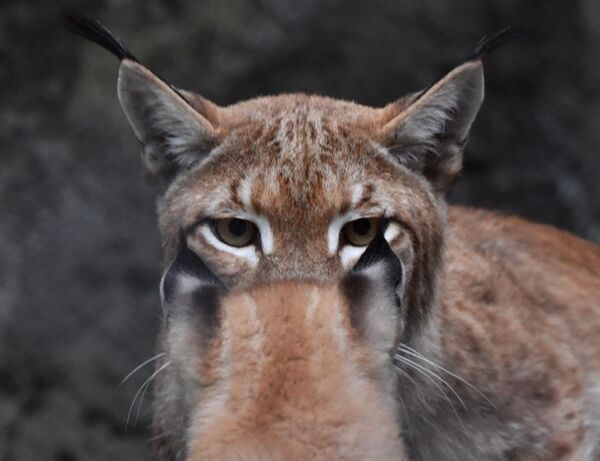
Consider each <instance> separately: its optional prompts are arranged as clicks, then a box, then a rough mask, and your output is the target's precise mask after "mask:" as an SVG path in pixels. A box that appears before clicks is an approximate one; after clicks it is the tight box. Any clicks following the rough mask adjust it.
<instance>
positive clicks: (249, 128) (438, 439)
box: [120, 61, 600, 461]
mask: <svg viewBox="0 0 600 461" xmlns="http://www.w3.org/2000/svg"><path fill="white" fill-rule="evenodd" d="M138 67H141V66H140V65H139V64H137V63H131V62H128V61H124V63H123V64H122V65H121V68H122V73H121V78H120V91H121V99H122V102H123V104H124V107H125V109H126V111H128V113H129V112H134V113H133V115H132V116H130V120H131V121H132V124H134V128H136V133H139V134H140V136H143V137H144V143H145V145H146V144H148V145H149V146H147V148H146V154H145V162H146V165H147V166H148V171H149V172H150V173H151V174H153V175H155V176H156V175H162V176H161V177H162V178H163V179H165V178H166V179H165V180H166V185H165V186H164V193H163V194H162V195H161V197H160V198H159V202H158V210H159V218H160V228H161V231H162V235H163V237H164V245H165V249H166V253H165V260H166V261H167V262H169V261H171V260H172V259H173V257H174V256H175V253H176V249H177V247H178V245H179V244H180V237H181V235H182V230H183V231H185V232H187V233H186V234H185V235H186V236H187V237H186V239H187V244H188V245H189V246H190V248H192V250H193V251H195V252H196V254H197V255H198V256H199V257H200V258H202V259H203V260H204V261H206V263H207V264H208V265H209V266H210V267H211V268H212V269H213V270H214V271H215V272H216V273H217V274H218V275H219V276H220V277H221V278H222V279H223V280H225V281H226V283H227V284H228V285H229V286H238V287H240V286H245V287H251V286H254V285H255V284H257V283H260V284H264V283H274V282H276V281H278V280H290V279H298V280H302V279H312V280H315V279H316V280H319V281H321V282H323V283H327V282H332V281H336V280H339V279H340V278H341V277H342V275H343V274H344V273H345V272H346V271H347V270H348V265H347V264H345V263H344V262H343V260H342V258H341V257H340V251H333V252H332V251H331V248H330V247H331V245H332V244H331V242H330V241H329V240H328V233H330V226H331V223H332V222H334V221H335V220H336V219H341V218H342V217H344V216H354V217H381V216H385V217H386V218H388V219H389V220H390V222H391V223H393V225H394V226H396V230H397V231H396V232H395V234H394V236H393V238H392V239H391V241H390V244H391V246H392V247H393V249H394V251H395V252H396V254H397V255H398V256H399V258H400V259H401V260H402V263H403V264H404V267H405V269H406V281H405V285H404V288H403V293H402V309H401V311H400V315H401V317H402V318H401V321H400V323H399V325H401V328H400V327H399V330H398V344H397V346H398V353H397V355H396V362H395V364H392V363H390V368H391V367H392V366H395V367H396V369H397V370H398V384H397V396H398V399H399V402H401V405H399V409H400V411H399V414H398V415H397V420H398V428H399V429H401V430H402V433H403V437H404V442H405V445H406V451H407V453H408V455H407V456H408V459H411V460H433V459H436V460H437V459H456V460H482V459H485V460H523V461H533V460H548V459H553V460H573V461H575V460H585V461H596V460H597V459H598V457H599V456H600V455H599V450H600V449H599V448H598V439H599V437H598V434H600V429H599V426H600V422H599V421H600V416H599V414H600V401H599V399H598V394H599V393H600V392H599V390H598V387H599V384H598V376H599V373H600V353H599V349H600V347H599V341H600V340H599V338H600V275H599V273H600V252H599V250H598V249H597V248H596V247H595V246H593V245H592V244H590V243H587V242H584V241H581V240H579V239H577V238H575V237H573V236H570V235H568V234H566V233H563V232H560V231H557V230H555V229H552V228H550V227H547V226H541V225H536V224H531V223H527V222H525V221H522V220H520V219H517V218H512V217H502V216H499V215H495V214H492V213H487V212H482V211H477V210H469V209H465V208H453V207H451V208H450V209H448V208H447V206H446V204H445V200H444V196H443V192H444V190H445V189H446V188H447V187H448V185H449V184H450V183H451V182H452V179H453V177H454V176H455V175H456V173H457V172H458V171H459V169H460V162H461V160H462V147H463V146H464V143H465V142H466V136H467V134H468V128H469V127H470V124H471V123H472V120H473V118H474V115H475V113H476V111H477V108H478V107H479V103H480V102H481V98H482V94H483V93H482V91H483V87H482V82H483V80H482V74H481V63H480V62H476V61H474V62H470V63H466V64H464V65H463V66H460V67H458V68H457V69H455V70H454V71H452V72H451V73H449V74H448V75H447V76H446V77H444V78H443V79H442V80H440V81H439V82H438V83H437V84H436V85H434V86H432V87H431V88H430V89H429V90H428V91H427V92H425V93H420V94H417V95H411V96H408V97H406V98H403V99H400V100H398V101H397V102H396V103H393V104H390V105H388V106H386V107H384V108H370V107H365V106H361V105H358V104H355V103H351V102H345V101H339V100H333V99H329V98H323V97H318V96H309V95H304V94H290V95H281V96H275V97H264V98H258V99H253V100H249V101H244V102H241V103H238V104H235V105H233V106H230V107H218V106H216V105H214V104H213V103H211V102H209V101H207V100H205V99H203V98H201V97H200V96H197V95H194V94H193V93H189V92H182V93H180V94H181V95H182V96H183V98H185V99H182V98H181V97H180V96H178V95H177V94H176V93H174V92H171V93H169V94H168V95H167V96H164V94H165V92H169V91H171V90H168V89H167V88H166V87H165V86H164V85H163V84H154V83H153V84H152V85H153V86H152V85H150V87H149V88H150V89H145V90H144V92H143V93H141V95H142V96H143V97H142V98H141V97H140V95H139V94H137V93H136V96H135V97H130V96H131V95H130V92H131V86H132V85H134V84H135V85H137V84H138V83H139V82H138V80H139V76H140V75H144V79H150V80H152V79H154V78H155V77H153V76H152V75H151V74H148V71H146V70H143V69H142V70H140V69H138ZM132 73H133V74H134V75H135V78H133V79H132V78H130V75H131V74H132ZM142 80H143V79H142ZM136 82H138V83H136ZM157 92H158V93H160V98H159V100H160V101H162V100H163V99H165V98H166V99H167V100H168V101H171V102H170V103H169V104H170V105H168V107H167V108H166V109H165V108H162V109H161V108H160V107H159V108H158V109H156V108H155V107H154V106H152V104H155V105H156V104H158V103H152V104H150V106H149V107H145V106H144V103H143V101H144V100H145V98H146V99H147V98H150V99H153V98H155V97H156V93H157ZM461 98H462V99H466V100H471V101H474V102H472V103H470V104H471V105H469V104H467V105H465V106H461V100H462V99H461ZM160 101H159V102H160ZM138 104H142V106H143V107H141V108H139V109H138V108H137V105H138ZM161 104H162V103H161ZM187 104H190V105H191V106H192V107H193V108H194V109H195V110H196V111H197V113H198V114H197V115H198V116H197V117H196V118H195V119H194V121H193V122H190V124H188V125H186V126H188V128H189V126H191V127H192V129H193V127H195V126H198V127H199V128H198V136H201V137H203V139H202V140H201V141H198V146H199V147H198V149H200V150H202V149H204V152H203V153H202V154H200V153H197V154H195V155H199V156H200V155H201V156H200V157H199V160H198V161H197V162H190V161H189V159H190V152H187V151H186V152H183V153H181V152H180V151H181V150H182V149H183V148H184V147H185V148H187V147H188V146H187V144H185V145H183V147H182V145H180V144H177V141H176V140H175V141H173V140H172V139H171V138H169V137H168V136H167V137H166V138H165V136H164V134H161V135H160V136H158V135H155V136H154V137H152V136H151V135H152V134H153V132H152V129H153V128H154V125H156V124H160V110H168V111H170V112H169V116H170V117H171V119H173V120H178V117H179V118H181V117H187V116H188V115H186V114H189V112H190V109H189V107H188V106H187ZM150 109H153V110H154V109H156V110H158V113H157V114H154V116H153V118H152V120H151V123H149V126H148V127H145V126H144V123H145V122H144V119H143V116H144V114H146V112H147V111H148V110H150ZM182 114H183V115H182ZM461 117H462V118H461ZM136 124H137V126H136ZM188 128H186V129H188ZM145 129H147V130H148V133H146V132H145V131H144V130H145ZM436 129H438V130H441V131H440V132H436V131H435V130H436ZM184 134H185V135H186V136H188V135H189V133H188V132H184ZM428 136H430V138H428ZM188 137H189V136H188ZM206 137H208V139H205V138H206ZM153 143H154V144H153ZM156 143H159V144H156ZM161 143H162V144H161ZM169 143H172V144H173V143H174V144H173V145H172V146H171V145H170V144H169ZM156 145H159V147H160V146H163V147H164V148H165V149H169V148H172V149H173V155H174V156H177V155H180V154H181V155H182V156H183V157H185V158H184V159H183V160H182V161H181V163H180V167H179V168H180V169H179V170H177V171H176V174H174V175H173V174H171V173H172V171H171V173H170V174H169V175H168V176H166V173H165V169H164V163H161V161H162V159H161V158H158V157H156V155H157V150H156ZM192 154H193V152H192ZM182 165H184V166H185V168H181V166H182ZM235 216H238V217H239V216H252V217H253V219H254V220H256V221H257V222H258V221H260V222H262V223H268V228H269V232H270V234H269V248H268V250H269V251H264V252H262V253H260V252H259V251H258V250H257V251H256V252H255V254H251V256H252V257H250V258H246V259H244V258H241V257H239V255H236V254H233V253H231V252H226V251H222V248H219V247H217V246H215V245H213V244H211V242H209V241H208V240H207V234H206V232H205V233H202V232H200V231H199V230H198V229H200V228H201V227H202V226H199V225H198V223H202V222H203V220H204V219H206V218H211V219H215V218H216V219H218V218H227V217H235ZM349 219H350V218H349ZM334 250H335V248H334ZM249 251H250V252H252V251H253V250H249ZM297 308H298V309H300V310H301V311H302V307H300V306H297ZM323 310H324V311H326V308H325V307H324V308H323ZM290 315H292V313H290ZM294 315H296V314H294ZM297 315H299V316H301V315H302V314H297ZM292 317H293V315H292ZM284 318H291V317H284ZM280 320H281V319H280V318H279V317H277V315H275V313H273V316H272V317H270V321H273V322H275V323H277V322H279V321H280ZM280 326H281V328H284V327H283V325H280ZM286 328H287V327H286ZM163 336H164V335H163ZM290 338H291V337H290ZM308 339H309V338H307V337H303V338H302V340H303V341H304V340H308ZM164 347H165V346H164V341H163V342H161V345H160V348H164ZM289 347H292V344H290V345H289ZM241 352H242V350H240V354H241ZM307 353H308V352H307V350H304V349H302V354H303V355H306V354H307ZM213 358H214V359H215V360H216V357H213ZM232 360H235V359H232ZM284 362H285V360H284ZM411 362H412V363H411ZM331 363H332V364H333V362H331ZM231 365H233V363H232V364H231ZM332 370H333V369H332ZM290 373H291V371H290ZM271 378H272V379H273V380H274V381H273V382H271V383H268V384H269V385H275V382H276V381H277V379H279V378H277V379H276V378H275V377H274V376H272V377H271ZM290 379H292V378H290ZM332 379H335V378H333V377H332ZM157 381H158V383H157V392H156V411H155V424H154V426H155V431H156V434H157V438H156V440H157V443H156V445H157V456H158V458H159V459H165V460H166V459H172V458H175V459H184V458H183V456H185V453H194V452H195V451H194V450H201V448H199V447H202V446H203V445H202V443H203V442H201V441H196V439H194V437H193V434H194V432H193V431H194V429H192V428H197V427H199V425H200V426H201V423H198V422H194V423H193V424H192V422H190V421H188V420H186V419H185V418H182V416H181V409H182V408H185V409H186V410H187V411H188V412H193V411H196V409H195V408H194V407H193V405H192V403H191V402H190V401H189V400H188V399H189V396H188V395H187V394H185V393H183V391H182V383H178V382H177V380H176V379H175V378H174V377H173V376H170V375H169V372H168V370H167V371H166V372H165V373H162V374H160V375H159V376H158V378H157ZM256 385H257V386H258V385H259V383H257V384H256ZM307 387H310V386H308V385H307ZM267 388H268V386H267ZM302 388H303V386H299V387H298V388H297V389H296V392H301V390H302ZM346 391H347V390H346V389H342V390H341V391H340V392H346ZM272 397H273V398H275V397H276V396H275V395H274V396H272ZM347 398H351V397H350V396H348V397H347ZM353 398H354V399H355V400H356V401H362V400H363V399H364V400H365V402H364V403H365V405H366V406H367V407H368V406H369V405H368V403H367V400H368V398H369V396H368V395H366V394H365V395H361V394H358V395H355V396H353ZM182 399H184V404H183V405H184V406H183V407H182V406H181V405H182V404H181V403H178V404H176V403H174V402H179V401H181V400H182ZM259 403H260V402H256V405H258V404H259ZM231 405H234V403H233V402H227V403H226V404H225V407H223V415H222V416H223V418H224V419H223V421H224V422H223V423H222V424H224V425H225V426H223V427H227V430H224V432H231V433H232V434H238V432H239V431H238V429H237V426H238V425H239V424H240V421H237V420H233V419H231V418H234V416H233V415H235V414H237V413H236V411H237V409H235V408H234V407H232V406H231ZM332 411H333V410H332ZM336 411H337V410H336ZM348 411H355V410H353V409H352V408H348ZM271 416H272V415H268V411H267V416H266V417H267V419H268V418H270V417H271ZM298 418H299V420H302V416H300V415H298ZM234 419H235V418H234ZM255 423H256V421H255V419H253V418H251V419H250V420H249V422H248V424H249V425H250V427H252V426H253V425H254V424H255ZM190 424H192V425H191V426H190ZM211 430H212V429H211ZM214 430H217V429H214ZM286 430H288V429H286ZM286 430H284V431H283V432H284V433H289V430H288V432H286ZM244 433H245V434H248V433H253V432H247V431H246V432H244ZM253 434H254V433H253ZM232 437H233V435H232ZM236 437H237V435H236ZM240 437H241V436H240ZM257 437H258V436H257ZM200 440H201V439H200ZM225 440H227V439H225ZM235 440H236V441H238V438H235ZM253 440H254V441H250V440H248V441H247V443H249V444H255V443H258V444H259V445H261V444H262V443H263V442H264V441H261V440H260V438H256V439H253ZM265 443H266V442H265ZM311 443H312V442H311ZM286 444H287V445H286ZM284 445H285V446H286V447H287V448H284V447H283V445H282V447H281V450H287V449H289V450H295V448H293V447H294V443H292V442H290V441H286V443H285V444H284ZM221 446H222V449H223V450H226V449H229V448H231V447H229V446H228V445H227V443H225V442H223V443H222V444H221ZM261 446H262V445H261ZM241 450H242V451H243V448H241ZM317 451H318V450H316V451H315V453H316V452H317ZM280 453H284V452H280ZM285 453H286V455H285V456H288V458H289V459H293V458H294V456H295V455H294V456H292V455H290V454H289V453H287V452H285ZM294 453H295V452H294ZM324 453H327V452H326V451H325V452H324ZM215 456H217V453H216V452H215ZM265 456H266V458H265V459H270V458H268V454H265ZM282 456H284V455H282ZM323 456H325V457H327V456H328V455H323Z"/></svg>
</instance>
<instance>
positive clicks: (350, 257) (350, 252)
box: [340, 245, 367, 269]
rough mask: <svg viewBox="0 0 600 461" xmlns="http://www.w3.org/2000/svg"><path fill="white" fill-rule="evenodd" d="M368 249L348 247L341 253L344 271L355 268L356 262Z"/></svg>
mask: <svg viewBox="0 0 600 461" xmlns="http://www.w3.org/2000/svg"><path fill="white" fill-rule="evenodd" d="M366 249H367V247H366V246H362V247H357V246H353V245H346V246H344V248H342V251H340V261H341V262H342V266H343V267H344V269H349V268H350V267H352V266H354V264H355V263H356V261H358V259H359V258H360V257H361V256H362V254H363V253H364V252H365V250H366Z"/></svg>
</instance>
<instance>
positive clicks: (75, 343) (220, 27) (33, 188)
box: [0, 0, 600, 461]
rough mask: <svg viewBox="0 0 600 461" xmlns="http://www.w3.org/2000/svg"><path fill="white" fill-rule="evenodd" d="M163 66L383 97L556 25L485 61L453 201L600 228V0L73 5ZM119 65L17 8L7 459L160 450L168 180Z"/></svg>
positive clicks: (2, 112)
mask: <svg viewBox="0 0 600 461" xmlns="http://www.w3.org/2000/svg"><path fill="white" fill-rule="evenodd" d="M68 3H69V4H71V5H73V6H75V7H77V8H78V9H80V10H81V11H83V12H86V13H87V14H90V15H95V16H97V17H99V18H101V19H102V20H103V22H104V23H106V24H107V25H109V26H110V27H111V28H112V29H114V30H115V31H116V32H117V33H118V34H119V35H120V36H121V37H122V38H123V39H124V40H125V41H126V43H127V44H128V45H129V47H130V48H131V49H132V50H133V51H134V53H135V54H136V55H137V56H138V57H139V59H141V60H142V61H143V62H144V63H145V64H146V65H147V66H148V67H150V68H151V69H153V70H155V71H156V72H157V73H158V74H160V75H161V76H163V77H164V78H166V79H167V80H169V81H170V82H171V83H173V84H175V85H177V86H179V87H183V88H189V89H193V90H196V91H198V92H201V93H202V94H203V95H205V96H206V97H208V98H210V99H213V100H214V101H216V102H218V103H220V104H227V103H231V102H234V101H237V100H239V99H244V98H249V97H253V96H257V95H261V94H269V93H278V92H292V91H304V92H310V93H319V94H325V95H330V96H334V97H339V98H346V99H352V100H356V101H358V102H361V103H364V104H371V105H382V104H385V103H387V102H389V101H392V100H394V99H396V98H398V97H399V96H401V95H403V94H404V93H406V92H409V91H414V90H417V89H420V88H422V87H425V86H427V85H428V84H430V83H431V82H432V81H434V80H435V79H437V78H438V77H440V76H441V75H443V73H444V72H446V71H447V70H449V69H450V68H451V67H452V66H453V65H455V64H457V63H459V62H460V61H461V60H462V59H463V58H464V57H466V56H467V55H468V54H469V53H470V51H471V50H472V49H473V47H474V45H475V43H476V42H477V41H478V40H479V39H480V38H481V37H482V36H483V35H484V34H486V33H493V32H495V31H497V30H499V29H501V28H502V27H504V26H505V25H506V24H530V25H532V26H533V27H534V28H536V29H537V30H538V31H539V33H538V34H536V35H534V36H532V37H530V38H528V39H524V40H521V41H519V42H516V43H513V44H510V45H508V46H507V47H506V48H505V49H503V50H502V51H499V52H497V53H496V54H495V55H493V56H491V57H490V58H489V59H488V61H487V63H486V78H487V81H486V85H487V87H486V90H487V98H486V101H485V103H484V105H483V108H482V112H481V113H480V116H479V118H478V120H477V122H476V123H475V126H474V129H473V133H472V138H471V141H470V144H469V145H468V147H467V151H466V162H465V168H464V172H463V175H462V177H461V178H460V179H459V181H458V183H457V184H456V185H455V187H454V188H453V190H452V192H451V194H450V200H451V201H452V202H454V203H463V204H469V205H474V206H482V207H486V208H493V209H498V210H503V211H505V212H509V213H517V214H520V215H522V216H525V217H528V218H531V219H534V220H537V221H542V222H546V223H550V224H554V225H557V226H559V227H561V228H564V229H567V230H570V231H572V232H575V233H576V234H578V235H580V236H582V237H584V238H588V239H591V240H593V241H596V242H600V207H599V204H600V181H599V179H600V155H599V153H598V145H599V144H600V129H599V127H600V110H599V109H600V97H599V92H600V85H598V82H599V81H600V60H599V59H598V56H599V55H600V7H599V6H598V2H597V1H594V0H572V1H569V2H567V1H562V2H547V1H541V0H540V1H528V2H524V1H517V0H498V1H495V2H481V1H479V0H453V1H445V2H441V1H437V0H420V1H412V0H403V1H393V0H389V1H383V0H381V1H372V2H365V1H361V0H350V1H341V0H319V1H317V0H304V1H297V0H296V1H293V0H246V1H242V0H235V1H231V0H225V1H220V0H210V1H200V2H199V1H192V0H174V1H168V0H162V1H160V0H147V1H143V2H142V1H139V2H125V1H120V0H101V1H94V2H92V1H91V0H86V1H72V2H68ZM116 72H117V62H116V60H115V59H114V57H112V56H110V55H108V54H107V53H106V52H103V51H102V50H100V49H98V48H97V47H95V46H93V45H90V44H88V43H84V42H82V41H81V40H79V39H77V38H75V37H73V36H71V35H69V34H67V33H66V32H64V31H63V30H62V28H61V24H60V22H59V20H58V16H57V13H56V9H55V7H54V5H53V4H52V2H45V1H42V0H29V1H27V2H22V1H17V0H5V1H3V2H2V3H1V4H0V146H1V147H0V254H1V255H2V257H1V258H0V460H1V461H11V460H18V461H27V460H41V459H49V460H57V461H67V460H76V459H77V460H78V459H83V460H114V459H129V460H137V459H140V460H141V459H148V456H149V452H148V448H147V440H148V438H149V437H150V435H149V432H148V430H147V427H148V422H149V408H148V400H149V399H148V396H146V399H145V401H144V403H143V405H142V407H141V411H140V413H139V418H138V421H137V424H135V419H136V418H135V413H136V412H137V407H135V408H134V410H133V413H134V415H133V417H132V421H130V424H129V427H128V428H127V429H126V427H125V421H126V418H127V414H128V410H129V407H130V403H131V400H132V398H133V396H134V394H135V393H136V391H137V389H138V388H139V387H140V386H141V385H142V383H143V382H144V381H145V379H146V378H147V377H148V376H149V375H150V373H151V369H150V367H147V368H145V369H143V370H142V371H140V372H139V373H136V374H135V375H134V376H133V377H132V378H131V379H130V380H129V381H127V382H126V383H125V384H123V385H122V386H120V387H118V385H119V382H120V381H121V379H122V378H123V377H124V376H125V375H126V374H127V373H128V372H129V371H130V370H132V369H133V368H134V367H135V366H136V365H137V364H139V363H141V362H142V361H144V360H145V359H147V358H149V357H150V356H152V354H153V343H154V338H155V335H156V331H157V326H158V324H159V321H160V306H159V299H158V290H157V285H158V280H159V277H160V260H161V251H160V240H159V235H158V233H157V230H156V223H155V216H154V203H153V201H154V191H153V190H152V188H151V187H150V186H149V185H148V184H147V183H146V182H145V180H144V178H143V175H142V173H141V168H140V162H139V157H138V146H137V145H136V142H135V140H134V137H133V134H132V133H131V131H130V129H129V127H128V125H127V122H126V119H125V117H124V115H123V114H122V112H121V109H120V107H119V104H118V100H117V97H116Z"/></svg>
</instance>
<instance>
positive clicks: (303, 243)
mask: <svg viewBox="0 0 600 461" xmlns="http://www.w3.org/2000/svg"><path fill="white" fill-rule="evenodd" d="M273 221H274V222H273V234H274V242H275V244H274V247H273V252H272V253H271V254H268V255H263V257H262V258H261V263H260V266H259V268H258V271H257V280H258V281H274V280H319V281H331V280H335V279H336V277H338V276H339V275H340V273H341V270H342V267H341V264H340V261H339V258H338V257H337V255H331V254H330V253H329V247H328V241H327V239H328V227H329V219H328V218H327V216H324V215H320V216H319V215H318V214H316V213H315V215H311V216H302V215H299V214H296V216H293V217H292V218H291V219H290V218H287V219H285V220H279V219H276V218H275V219H273Z"/></svg>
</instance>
